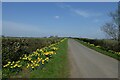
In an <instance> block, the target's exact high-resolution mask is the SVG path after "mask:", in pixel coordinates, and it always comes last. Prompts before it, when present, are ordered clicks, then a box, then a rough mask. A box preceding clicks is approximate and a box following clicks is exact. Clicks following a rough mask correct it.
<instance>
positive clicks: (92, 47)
mask: <svg viewBox="0 0 120 80" xmlns="http://www.w3.org/2000/svg"><path fill="white" fill-rule="evenodd" d="M75 40H76V41H78V42H80V43H81V44H83V45H84V46H86V47H89V48H91V49H93V50H95V51H97V52H100V53H102V54H105V55H107V56H110V57H112V58H114V59H117V60H120V56H119V55H117V54H114V53H112V52H108V51H105V50H102V49H100V48H97V47H95V46H91V45H89V44H87V43H84V42H83V41H80V40H78V39H75Z"/></svg>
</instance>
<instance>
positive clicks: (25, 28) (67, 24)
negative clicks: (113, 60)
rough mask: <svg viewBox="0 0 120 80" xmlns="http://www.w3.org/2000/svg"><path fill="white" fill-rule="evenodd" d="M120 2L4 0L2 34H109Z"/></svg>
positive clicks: (92, 36) (91, 35)
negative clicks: (107, 29)
mask: <svg viewBox="0 0 120 80" xmlns="http://www.w3.org/2000/svg"><path fill="white" fill-rule="evenodd" d="M117 7H118V5H117V2H3V3H2V26H3V27H2V34H3V35H5V36H17V37H48V36H52V35H53V36H55V35H57V36H60V37H85V38H105V35H104V32H102V31H101V26H103V25H104V24H105V23H106V22H109V21H111V17H110V16H109V15H108V14H109V13H110V12H114V11H115V10H117Z"/></svg>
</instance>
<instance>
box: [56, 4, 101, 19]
mask: <svg viewBox="0 0 120 80" xmlns="http://www.w3.org/2000/svg"><path fill="white" fill-rule="evenodd" d="M57 5H58V6H59V7H60V8H63V9H68V10H69V11H70V12H72V13H74V14H76V15H79V16H82V17H84V18H87V17H98V16H101V15H102V14H101V13H93V12H92V11H88V10H83V9H75V8H73V7H72V6H71V5H68V4H65V3H60V4H57Z"/></svg>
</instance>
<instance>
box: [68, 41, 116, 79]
mask: <svg viewBox="0 0 120 80" xmlns="http://www.w3.org/2000/svg"><path fill="white" fill-rule="evenodd" d="M68 54H69V61H70V68H71V69H70V70H71V72H70V78H118V61H117V60H115V59H113V58H111V57H109V56H106V55H103V54H101V53H98V52H96V51H94V50H92V49H89V48H87V47H85V46H83V45H82V44H80V43H79V42H77V41H75V40H73V39H69V40H68Z"/></svg>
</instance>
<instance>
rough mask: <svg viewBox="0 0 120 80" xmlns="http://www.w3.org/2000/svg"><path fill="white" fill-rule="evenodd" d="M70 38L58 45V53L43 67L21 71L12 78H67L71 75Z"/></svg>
mask: <svg viewBox="0 0 120 80" xmlns="http://www.w3.org/2000/svg"><path fill="white" fill-rule="evenodd" d="M67 42H68V40H67V39H66V40H65V41H63V42H62V43H60V44H58V45H57V46H56V47H58V48H59V49H58V50H57V51H56V53H57V54H56V55H53V57H52V58H51V59H50V60H49V62H48V63H47V64H45V65H44V66H43V68H38V69H36V70H33V71H29V70H27V69H25V70H23V71H22V72H20V73H19V74H18V75H15V76H12V78H30V79H31V80H32V79H34V78H67V77H68V76H69V65H68V55H67V48H68V43H67Z"/></svg>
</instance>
